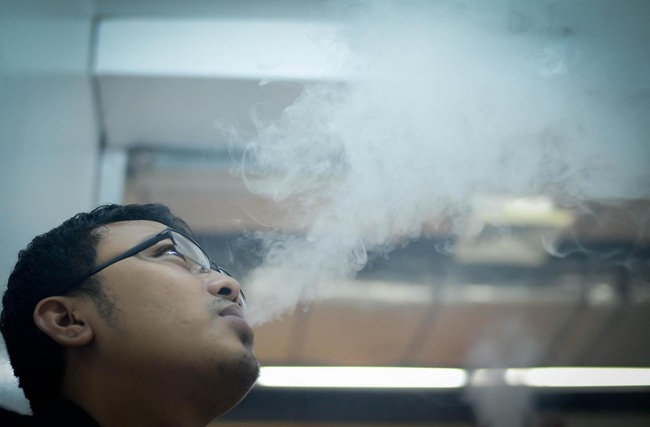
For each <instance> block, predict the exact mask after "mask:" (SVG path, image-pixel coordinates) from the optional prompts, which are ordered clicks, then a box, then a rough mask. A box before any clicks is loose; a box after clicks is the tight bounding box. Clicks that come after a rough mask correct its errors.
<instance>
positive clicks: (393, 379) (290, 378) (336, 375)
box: [257, 366, 467, 388]
mask: <svg viewBox="0 0 650 427" xmlns="http://www.w3.org/2000/svg"><path fill="white" fill-rule="evenodd" d="M257 384H258V385H260V386H263V387H313V388H322V387H326V388H461V387H464V386H465V385H466V384H467V372H466V371H465V370H463V369H447V368H401V367H352V366H343V367H326V366H266V367H262V368H261V372H260V377H259V379H258V380H257Z"/></svg>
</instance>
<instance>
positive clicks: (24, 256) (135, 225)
mask: <svg viewBox="0 0 650 427" xmlns="http://www.w3.org/2000/svg"><path fill="white" fill-rule="evenodd" d="M190 234H191V232H190V229H189V227H188V226H187V225H186V224H185V222H183V221H182V220H181V219H180V218H178V217H176V216H174V215H173V214H172V213H171V212H170V211H169V209H168V208H166V207H165V206H162V205H128V206H119V205H108V206H102V207H99V208H97V209H95V210H94V211H92V212H90V213H81V214H78V215H75V216H74V217H73V218H71V219H69V220H67V221H66V222H64V223H63V224H62V225H60V226H59V227H57V228H55V229H53V230H51V231H49V232H48V233H45V234H43V235H41V236H38V237H36V238H35V239H34V240H33V241H32V242H31V243H30V245H29V246H28V247H27V248H26V249H25V250H23V251H21V252H20V254H19V259H18V262H17V264H16V266H15V268H14V271H13V272H12V274H11V276H10V277H9V281H8V285H7V291H6V292H5V294H4V298H3V311H2V315H1V317H0V328H1V329H2V334H3V336H4V339H5V343H6V345H7V351H8V353H9V356H10V359H11V363H12V366H13V368H14V373H15V374H16V376H17V377H18V379H19V381H20V386H21V387H22V388H23V391H24V392H25V395H26V397H27V398H28V399H29V401H30V405H31V407H32V411H33V412H34V416H33V417H31V418H30V419H29V420H27V421H26V422H27V423H28V424H27V425H48V426H51V425H66V426H72V425H74V426H81V425H89V426H90V425H93V426H96V425H100V426H103V427H108V426H167V425H169V426H204V425H205V424H207V423H209V422H210V421H211V420H212V419H214V418H216V417H218V416H219V415H221V414H223V413H225V412H226V411H228V410H229V409H231V408H232V407H233V406H235V405H236V404H237V403H238V402H239V401H240V400H241V399H242V398H243V397H244V396H245V395H246V393H247V392H248V391H249V390H250V388H251V386H252V385H253V383H254V382H255V380H256V378H257V375H258V372H259V365H258V362H257V360H256V359H255V356H254V354H253V350H252V343H253V332H252V330H251V328H250V326H249V325H248V324H247V323H246V321H245V320H244V318H243V312H242V306H243V304H244V300H243V294H242V293H241V291H240V287H239V283H237V281H236V280H234V279H233V278H232V277H230V276H229V275H228V274H227V273H226V272H225V271H224V270H223V269H221V268H220V267H218V266H217V265H216V264H214V263H212V262H211V261H210V259H209V258H208V256H207V255H206V254H205V252H204V251H203V250H202V249H201V248H200V247H199V246H198V245H197V244H196V243H195V242H194V241H193V240H192V239H191V238H190V237H189V236H190Z"/></svg>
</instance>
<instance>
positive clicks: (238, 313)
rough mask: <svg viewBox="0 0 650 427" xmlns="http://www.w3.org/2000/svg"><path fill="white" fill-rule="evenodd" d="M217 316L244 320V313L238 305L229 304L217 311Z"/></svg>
mask: <svg viewBox="0 0 650 427" xmlns="http://www.w3.org/2000/svg"><path fill="white" fill-rule="evenodd" d="M219 316H233V317H239V318H240V319H243V320H245V318H244V311H243V310H242V308H241V307H240V306H239V305H238V304H231V305H228V306H227V307H225V308H223V309H222V310H220V311H219Z"/></svg>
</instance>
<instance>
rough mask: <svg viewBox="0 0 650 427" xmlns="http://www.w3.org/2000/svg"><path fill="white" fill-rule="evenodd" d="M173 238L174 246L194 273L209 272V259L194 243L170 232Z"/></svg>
mask: <svg viewBox="0 0 650 427" xmlns="http://www.w3.org/2000/svg"><path fill="white" fill-rule="evenodd" d="M171 233H172V237H173V238H174V246H175V247H176V250H177V251H179V252H180V253H181V254H183V256H184V257H185V262H187V265H188V266H189V267H190V270H191V271H192V272H194V273H197V272H206V271H208V270H210V258H208V256H207V255H206V253H205V252H203V249H201V248H200V247H199V246H198V245H197V244H196V243H194V242H193V241H191V240H190V239H188V238H187V237H185V236H183V235H182V234H180V233H176V232H174V231H172V232H171Z"/></svg>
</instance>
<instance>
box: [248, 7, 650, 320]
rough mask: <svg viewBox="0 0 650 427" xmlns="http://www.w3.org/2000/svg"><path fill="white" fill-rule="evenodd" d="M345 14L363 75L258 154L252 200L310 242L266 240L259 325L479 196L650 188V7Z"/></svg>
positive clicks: (266, 128)
mask: <svg viewBox="0 0 650 427" xmlns="http://www.w3.org/2000/svg"><path fill="white" fill-rule="evenodd" d="M336 4H337V3H335V5H336ZM341 6H342V7H341V12H340V15H339V18H340V23H341V26H340V32H339V40H338V41H337V42H338V43H339V44H340V46H345V47H346V49H347V50H348V51H349V52H350V55H349V62H348V63H347V65H348V68H347V69H346V73H347V76H348V79H347V80H346V82H345V83H338V84H335V83H330V84H312V85H307V86H306V87H305V89H304V92H303V93H302V95H301V96H300V98H299V99H298V100H297V101H296V103H295V104H294V105H292V106H290V107H289V108H287V109H286V111H284V113H283V115H282V118H281V119H280V120H279V121H276V122H273V123H270V124H269V123H266V124H261V123H260V124H259V136H258V137H257V138H256V139H255V140H254V141H253V142H252V143H251V144H250V146H249V147H248V149H247V151H246V154H245V156H244V159H243V165H242V170H243V174H244V178H245V179H246V182H247V184H248V186H249V188H250V189H251V190H252V191H253V192H255V193H258V194H263V195H266V196H268V197H271V198H273V199H275V200H278V201H283V202H285V203H287V204H289V205H290V206H291V207H292V210H291V212H292V215H291V216H290V218H289V219H288V221H289V222H290V224H282V225H281V228H282V227H283V228H284V229H286V228H287V227H288V226H290V227H289V228H291V229H292V230H294V231H298V234H296V235H292V237H290V238H287V237H281V236H283V235H282V234H276V235H275V236H276V237H275V238H269V239H268V240H267V241H266V244H265V259H264V263H263V265H262V266H261V267H260V268H258V269H256V270H255V271H254V272H253V273H252V275H251V277H250V278H249V279H248V280H249V282H250V283H251V287H252V288H253V289H252V290H251V292H252V293H255V294H256V296H255V297H254V298H253V299H254V301H253V308H252V310H251V317H252V318H251V320H252V321H253V322H255V323H259V322H262V321H265V320H268V319H270V318H273V317H274V316H276V315H278V314H280V313H281V312H283V311H286V310H289V309H291V308H293V307H294V306H295V305H296V304H297V303H298V302H300V301H308V300H310V299H313V298H316V297H318V295H319V294H321V293H323V292H329V291H330V288H329V286H330V284H331V283H336V282H337V280H340V279H341V278H344V277H349V276H351V275H353V274H354V272H355V271H356V270H358V269H360V268H362V267H363V265H364V263H365V261H366V253H367V251H373V252H381V251H385V250H390V248H391V247H393V246H394V245H395V244H398V243H400V242H404V241H408V239H411V238H415V237H418V236H420V235H421V233H422V232H423V228H425V227H427V228H428V229H431V228H435V226H436V221H437V220H438V219H439V218H441V216H442V214H443V213H446V212H449V211H454V210H462V209H463V207H464V206H465V205H466V204H467V203H468V202H469V201H470V200H471V199H472V198H473V197H475V196H477V195H483V194H510V195H517V196H521V195H531V194H533V195H537V194H548V195H551V196H553V197H555V198H556V199H559V200H561V201H562V203H580V202H581V201H583V200H587V199H613V198H614V199H620V198H633V197H640V196H647V195H648V194H650V185H649V181H648V175H647V173H648V169H647V165H648V164H650V148H648V147H649V146H650V144H649V142H650V141H648V135H650V124H649V123H650V120H649V119H650V114H649V111H650V73H649V72H648V62H649V61H650V48H649V46H650V26H648V25H647V21H646V18H645V17H647V16H649V15H648V14H649V12H650V3H648V2H644V1H628V2H610V1H592V0H589V1H566V2H563V1H551V0H549V1H538V0H535V1H520V0H517V1H514V0H513V1H481V2H462V1H436V2H432V1H423V2H414V1H393V2H388V1H369V2H366V3H355V6H354V7H352V6H351V4H350V2H344V3H341ZM330 12H331V11H330ZM297 235H299V237H297ZM278 236H280V237H278ZM265 290H266V291H265ZM255 300H257V302H256V301H255Z"/></svg>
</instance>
